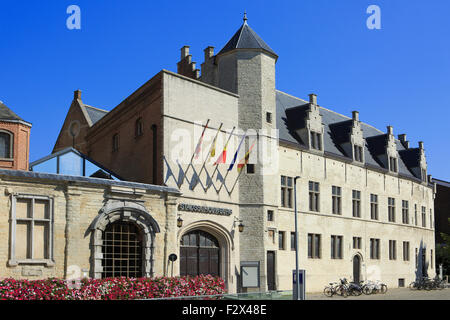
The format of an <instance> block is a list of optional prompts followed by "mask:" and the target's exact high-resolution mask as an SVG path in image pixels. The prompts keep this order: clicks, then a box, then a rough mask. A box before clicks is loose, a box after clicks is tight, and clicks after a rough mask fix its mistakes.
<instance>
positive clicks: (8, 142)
mask: <svg viewBox="0 0 450 320" xmlns="http://www.w3.org/2000/svg"><path fill="white" fill-rule="evenodd" d="M12 145H13V135H12V134H11V133H9V132H6V131H0V158H1V159H12V157H13V152H12V150H13V148H12Z"/></svg>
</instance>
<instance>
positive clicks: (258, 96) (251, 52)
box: [211, 15, 279, 291]
mask: <svg viewBox="0 0 450 320" xmlns="http://www.w3.org/2000/svg"><path fill="white" fill-rule="evenodd" d="M277 59H278V56H277V54H276V53H275V52H274V51H273V50H272V49H271V48H270V47H269V46H268V45H267V44H266V43H265V42H264V41H263V40H262V39H261V38H260V37H259V36H258V35H257V34H256V32H255V31H253V30H252V29H251V28H250V26H249V25H248V23H247V17H246V15H244V22H243V24H242V26H241V27H240V28H239V29H238V30H237V32H236V33H235V34H234V36H233V37H232V38H231V39H230V40H229V41H228V43H227V44H226V45H225V46H224V47H223V49H222V50H220V51H219V53H218V54H217V55H216V56H215V66H216V72H217V73H216V76H215V79H216V81H217V83H216V85H217V86H218V87H220V88H222V89H224V90H227V91H231V92H233V93H236V94H238V95H239V102H238V109H239V111H238V122H239V123H238V126H239V128H240V129H241V130H244V131H247V135H248V138H249V139H248V141H247V142H246V150H248V149H249V147H250V145H253V143H254V142H255V141H257V144H256V145H255V148H254V149H252V153H251V154H250V161H249V163H250V164H251V166H247V169H248V170H247V169H244V172H242V174H241V175H240V178H239V180H238V181H239V203H240V209H239V215H240V219H241V220H242V221H243V223H244V224H245V226H246V231H245V232H243V233H242V234H240V235H239V237H240V243H241V245H240V261H241V262H245V261H259V263H260V287H259V288H253V289H248V290H256V291H265V290H267V289H270V290H273V289H274V287H273V281H272V280H271V278H272V277H273V276H274V275H273V274H272V273H273V272H275V271H274V270H273V266H272V263H274V261H273V259H272V258H271V257H269V254H271V253H273V251H267V250H268V244H267V243H266V242H267V240H266V236H265V235H266V232H265V231H266V229H267V221H266V220H267V212H268V211H269V210H271V211H276V210H277V208H278V197H277V195H278V193H279V192H278V191H277V190H278V188H279V175H278V167H277V163H278V157H277V156H278V154H277V152H276V151H277V141H278V140H277V137H276V135H275V134H274V132H272V130H271V129H276V93H275V64H276V61H277ZM211 78H214V77H211ZM261 129H265V130H261ZM253 130H254V131H253ZM253 132H254V133H253ZM274 146H275V148H273V147H274ZM274 151H275V152H274ZM270 270H272V271H270Z"/></svg>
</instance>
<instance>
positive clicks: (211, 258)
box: [180, 230, 220, 276]
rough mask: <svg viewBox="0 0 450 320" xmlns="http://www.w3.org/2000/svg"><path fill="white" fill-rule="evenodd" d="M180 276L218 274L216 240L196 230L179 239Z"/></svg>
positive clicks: (217, 247) (218, 255)
mask: <svg viewBox="0 0 450 320" xmlns="http://www.w3.org/2000/svg"><path fill="white" fill-rule="evenodd" d="M180 245H181V248H180V274H181V275H182V276H185V275H189V276H196V275H200V274H210V275H213V276H219V274H220V267H219V266H220V247H219V241H217V239H216V238H215V237H214V236H213V235H211V234H209V233H207V232H204V231H200V230H196V231H192V232H189V233H187V234H185V235H184V236H183V237H182V238H181V243H180Z"/></svg>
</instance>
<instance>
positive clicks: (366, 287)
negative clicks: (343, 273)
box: [363, 286, 372, 295]
mask: <svg viewBox="0 0 450 320" xmlns="http://www.w3.org/2000/svg"><path fill="white" fill-rule="evenodd" d="M363 293H364V294H366V295H369V294H371V293H372V289H371V288H370V287H368V286H364V287H363Z"/></svg>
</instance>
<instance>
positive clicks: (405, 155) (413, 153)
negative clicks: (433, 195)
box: [398, 134, 428, 183]
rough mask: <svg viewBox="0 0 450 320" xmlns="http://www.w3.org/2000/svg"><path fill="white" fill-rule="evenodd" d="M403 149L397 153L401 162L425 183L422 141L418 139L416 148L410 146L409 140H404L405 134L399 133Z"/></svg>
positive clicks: (425, 170)
mask: <svg viewBox="0 0 450 320" xmlns="http://www.w3.org/2000/svg"><path fill="white" fill-rule="evenodd" d="M398 139H399V140H400V142H401V144H402V146H403V147H404V148H405V149H404V150H400V151H399V154H400V156H401V157H402V160H403V162H404V163H405V165H406V166H407V167H408V169H409V171H410V172H411V173H412V174H413V175H414V176H415V177H416V178H418V179H420V180H422V182H424V183H427V181H428V176H427V160H426V157H425V149H424V147H423V142H422V141H419V147H418V148H410V147H409V141H406V135H405V134H401V135H399V136H398Z"/></svg>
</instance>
